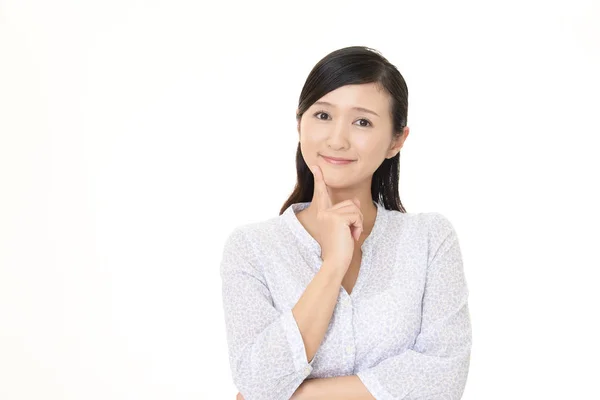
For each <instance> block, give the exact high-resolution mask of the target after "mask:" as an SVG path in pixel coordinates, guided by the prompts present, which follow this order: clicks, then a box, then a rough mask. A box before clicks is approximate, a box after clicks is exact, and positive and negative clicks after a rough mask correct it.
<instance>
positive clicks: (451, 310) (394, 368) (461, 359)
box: [357, 213, 472, 400]
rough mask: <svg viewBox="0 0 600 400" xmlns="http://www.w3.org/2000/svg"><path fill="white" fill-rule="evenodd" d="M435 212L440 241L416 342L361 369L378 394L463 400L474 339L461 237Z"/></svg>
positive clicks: (386, 399) (385, 399) (409, 399)
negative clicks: (460, 243)
mask: <svg viewBox="0 0 600 400" xmlns="http://www.w3.org/2000/svg"><path fill="white" fill-rule="evenodd" d="M431 214H433V215H432V220H431V221H432V222H433V224H432V226H434V227H435V229H433V232H434V233H433V234H432V235H433V238H434V240H432V242H436V243H440V242H441V244H440V245H439V246H438V247H437V250H436V251H435V253H434V256H433V258H431V259H430V261H429V262H428V267H427V277H426V284H425V290H424V293H423V302H422V318H421V330H420V332H419V334H418V336H417V338H416V340H415V343H414V345H413V347H412V349H408V350H405V351H403V352H401V353H399V354H397V355H393V356H391V357H388V358H386V359H384V360H383V361H381V362H380V363H379V364H377V365H375V366H373V367H372V368H369V369H366V370H363V371H360V372H358V373H357V375H358V377H359V378H360V379H361V381H362V382H363V384H364V385H365V386H366V388H367V389H368V390H369V392H370V393H371V394H372V395H373V396H374V397H375V398H376V399H378V400H393V399H405V400H414V399H427V400H441V399H444V400H458V399H460V398H461V397H462V394H463V391H464V388H465V385H466V380H467V375H468V371H469V363H470V355H471V342H472V339H471V322H470V314H469V309H468V304H467V299H468V295H469V291H468V288H467V283H466V279H465V275H464V270H463V263H462V256H461V251H460V246H459V241H458V238H457V235H456V232H455V230H454V228H453V227H452V225H451V224H450V222H449V221H448V220H447V219H446V218H445V217H444V216H443V215H442V214H440V213H431ZM434 250H435V249H434Z"/></svg>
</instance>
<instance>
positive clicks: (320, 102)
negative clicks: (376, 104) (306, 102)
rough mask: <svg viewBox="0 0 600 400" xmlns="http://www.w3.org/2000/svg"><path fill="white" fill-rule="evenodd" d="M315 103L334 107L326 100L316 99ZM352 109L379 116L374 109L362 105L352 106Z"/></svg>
mask: <svg viewBox="0 0 600 400" xmlns="http://www.w3.org/2000/svg"><path fill="white" fill-rule="evenodd" d="M315 104H321V105H324V106H329V107H333V108H335V106H334V105H333V104H331V103H328V102H326V101H316V102H315ZM352 109H353V110H358V111H362V112H366V113H369V114H373V115H376V116H378V117H379V114H377V113H376V112H375V111H371V110H369V109H368V108H363V107H352Z"/></svg>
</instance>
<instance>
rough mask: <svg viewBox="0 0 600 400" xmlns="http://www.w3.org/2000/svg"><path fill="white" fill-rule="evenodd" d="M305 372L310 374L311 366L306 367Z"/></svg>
mask: <svg viewBox="0 0 600 400" xmlns="http://www.w3.org/2000/svg"><path fill="white" fill-rule="evenodd" d="M304 373H305V374H306V375H308V374H310V367H306V368H304Z"/></svg>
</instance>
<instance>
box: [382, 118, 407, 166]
mask: <svg viewBox="0 0 600 400" xmlns="http://www.w3.org/2000/svg"><path fill="white" fill-rule="evenodd" d="M409 132H410V128H409V127H408V126H405V127H404V129H403V130H402V135H400V136H398V138H397V139H396V140H395V142H394V146H393V147H391V148H390V149H389V150H388V153H387V156H386V158H393V157H395V156H396V154H398V153H399V152H400V149H401V148H402V146H404V141H405V140H406V138H407V137H408V133H409Z"/></svg>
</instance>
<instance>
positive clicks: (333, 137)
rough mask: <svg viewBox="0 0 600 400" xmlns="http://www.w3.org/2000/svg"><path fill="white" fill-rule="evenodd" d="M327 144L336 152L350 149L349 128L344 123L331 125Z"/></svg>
mask: <svg viewBox="0 0 600 400" xmlns="http://www.w3.org/2000/svg"><path fill="white" fill-rule="evenodd" d="M331 126H332V128H331V130H330V131H329V136H328V138H327V144H328V145H329V147H331V148H332V149H335V150H339V149H342V148H347V147H348V127H347V126H346V124H345V123H343V122H337V123H333V124H331Z"/></svg>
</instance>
